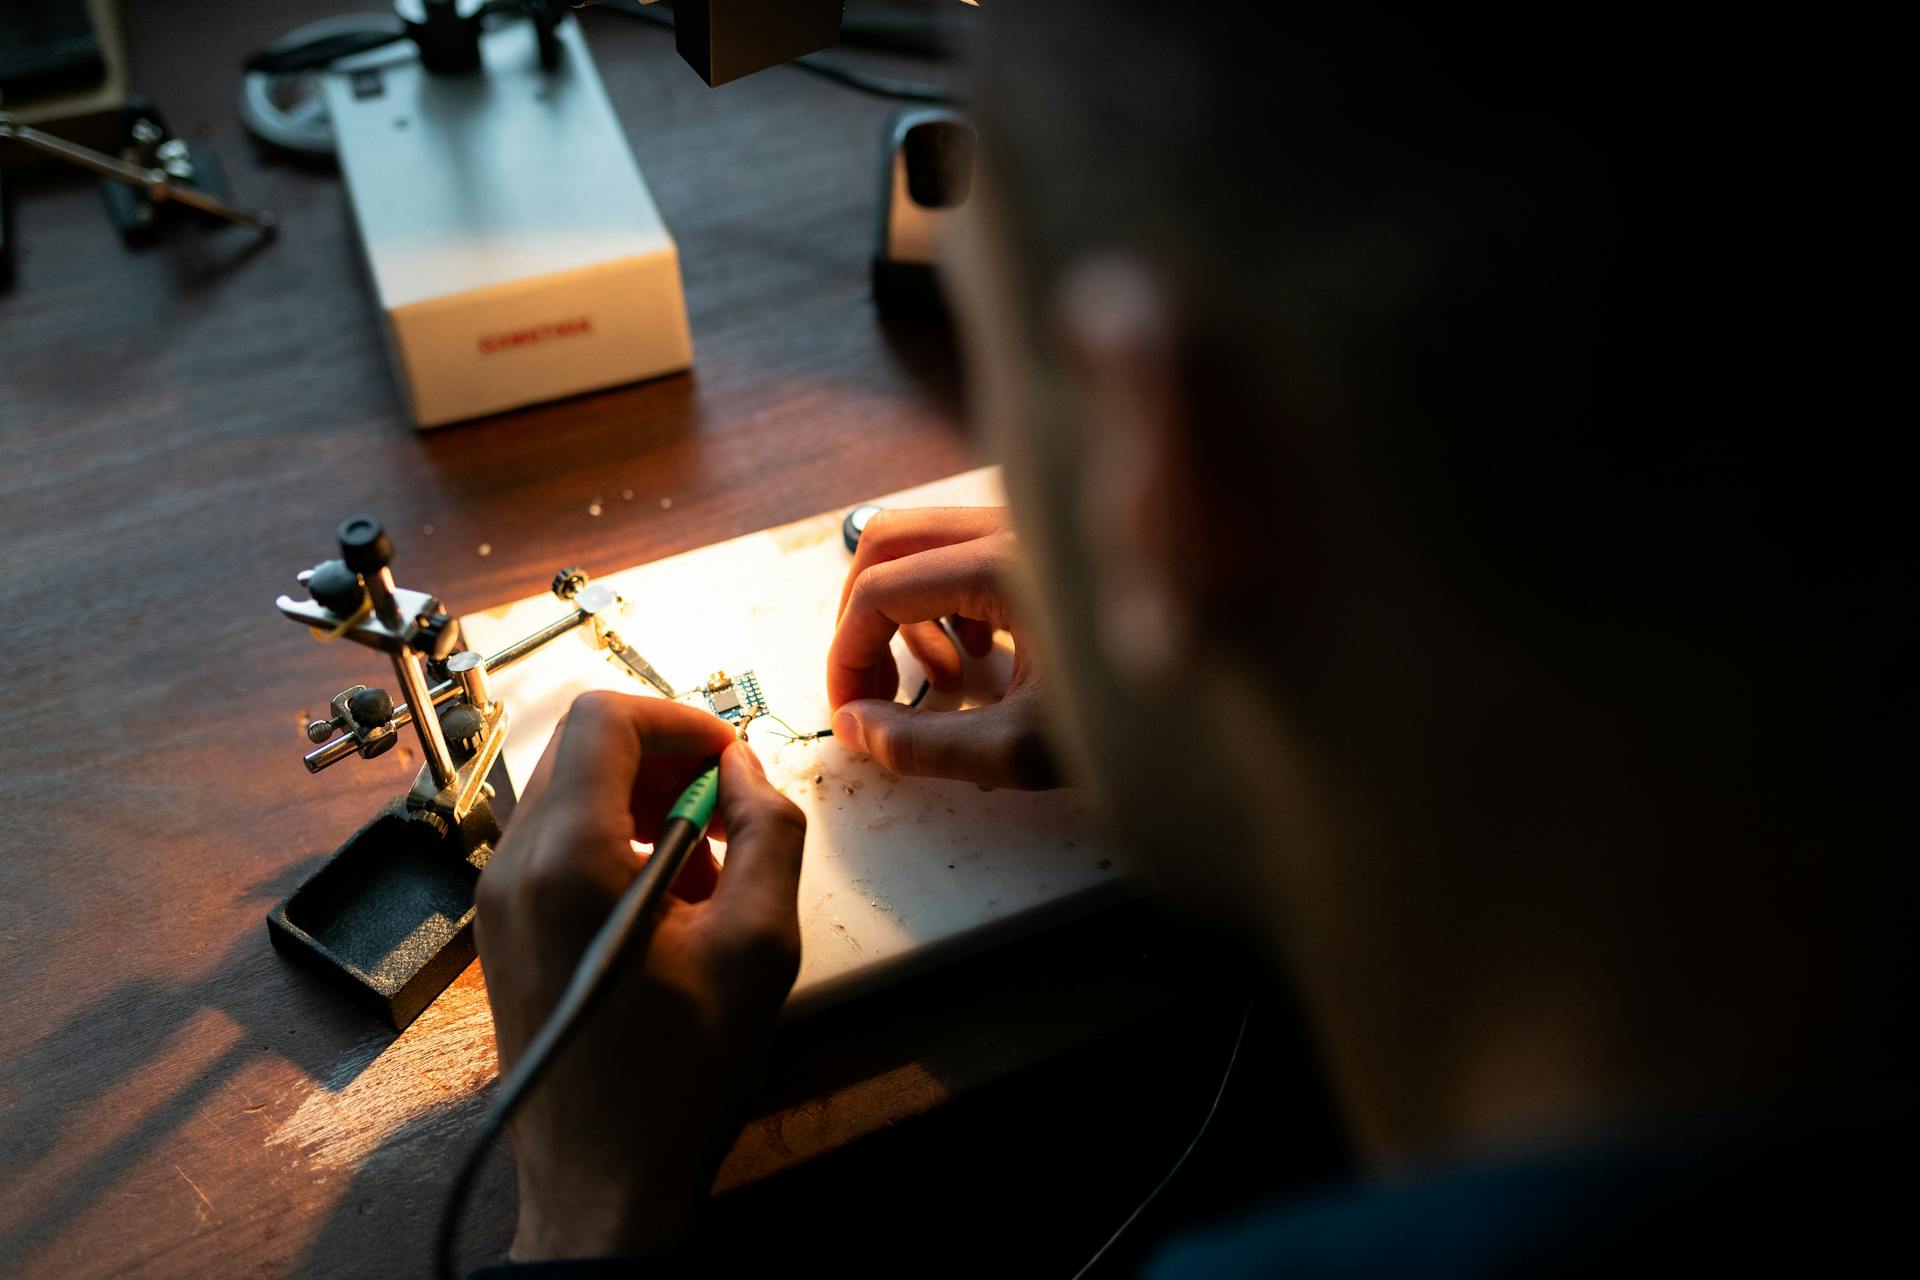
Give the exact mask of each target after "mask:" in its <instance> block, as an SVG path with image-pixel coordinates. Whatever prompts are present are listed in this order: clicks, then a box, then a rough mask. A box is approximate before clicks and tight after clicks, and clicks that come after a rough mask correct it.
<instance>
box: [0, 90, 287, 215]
mask: <svg viewBox="0 0 1920 1280" xmlns="http://www.w3.org/2000/svg"><path fill="white" fill-rule="evenodd" d="M129 114H130V117H131V122H130V125H129V129H128V133H129V139H130V140H129V142H128V145H127V147H126V149H125V150H123V152H122V153H121V154H120V155H117V156H116V155H109V154H108V153H106V152H104V151H96V150H94V149H93V148H92V147H83V146H81V145H80V144H79V143H77V142H69V141H67V140H66V139H65V138H61V137H57V136H55V135H54V134H51V133H48V132H47V131H45V130H44V129H36V128H34V127H33V126H32V125H27V124H22V123H20V122H19V121H18V120H17V119H16V118H14V117H13V116H12V115H9V114H8V113H6V112H4V111H0V142H5V141H9V140H10V141H13V142H17V143H19V144H20V145H21V146H24V147H29V148H31V149H32V150H34V151H37V152H39V153H41V154H42V155H46V156H50V157H52V158H54V159H56V160H61V161H64V162H66V163H68V164H71V165H75V166H77V167H79V168H82V169H87V170H89V171H91V172H93V173H97V174H99V175H100V176H101V177H103V178H109V179H111V180H113V181H114V182H116V183H121V184H124V185H125V186H126V187H129V188H132V189H133V190H132V191H131V192H130V193H129V196H128V200H129V201H131V202H132V203H128V202H125V201H123V202H122V203H121V204H120V205H119V206H118V207H116V205H115V203H114V202H113V201H112V200H111V199H110V200H109V205H108V209H109V212H110V213H112V214H113V216H114V220H115V223H116V225H118V226H119V227H120V228H121V231H122V234H123V235H125V234H127V233H128V230H129V228H130V227H132V228H133V229H134V230H135V238H136V239H137V238H138V234H139V232H140V231H142V230H149V229H151V227H152V226H153V224H154V223H155V221H156V220H157V218H158V217H159V211H160V209H161V208H163V207H165V206H169V205H177V206H180V207H183V208H187V209H193V210H196V211H198V212H200V213H203V214H206V215H208V216H210V217H213V218H219V219H223V220H225V221H227V222H232V223H235V224H237V225H239V226H243V227H252V228H254V229H255V230H257V231H261V232H264V233H267V234H269V235H270V234H272V233H273V230H274V228H275V227H276V226H277V225H278V219H276V218H275V217H274V215H273V214H272V213H270V212H268V211H267V210H265V209H254V208H250V207H248V206H246V205H243V204H239V203H237V202H235V201H234V200H232V199H230V198H228V196H227V195H225V194H223V193H222V191H221V190H220V189H219V188H220V187H222V186H224V178H223V177H219V176H218V175H219V169H218V163H217V161H215V160H214V159H213V158H212V156H211V153H209V152H206V151H204V149H202V150H196V149H194V148H192V147H190V146H189V145H188V144H187V143H186V142H184V141H182V140H181V139H179V138H174V137H170V136H168V134H167V132H166V130H165V127H164V126H163V125H161V124H160V123H159V121H158V119H157V117H156V114H155V113H153V112H152V111H151V110H148V111H144V112H142V111H140V110H138V109H130V113H129ZM136 204H137V205H138V206H139V208H138V210H137V211H136V209H135V205H136Z"/></svg>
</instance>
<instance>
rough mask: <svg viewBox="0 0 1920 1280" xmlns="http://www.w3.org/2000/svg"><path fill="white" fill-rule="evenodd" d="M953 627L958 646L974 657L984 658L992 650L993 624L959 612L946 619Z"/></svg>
mask: <svg viewBox="0 0 1920 1280" xmlns="http://www.w3.org/2000/svg"><path fill="white" fill-rule="evenodd" d="M947 621H948V623H949V624H950V625H951V626H952V627H953V634H954V635H955V636H956V637H957V638H958V639H959V641H960V647H961V648H963V649H965V650H966V651H967V652H968V653H970V654H972V655H973V656H974V657H976V658H984V657H986V656H987V655H988V654H990V653H992V652H993V624H992V623H991V622H982V621H981V620H980V619H978V618H963V617H961V616H960V615H959V614H957V613H956V614H954V615H953V617H951V618H949V619H947Z"/></svg>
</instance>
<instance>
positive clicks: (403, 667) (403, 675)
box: [393, 649, 454, 791]
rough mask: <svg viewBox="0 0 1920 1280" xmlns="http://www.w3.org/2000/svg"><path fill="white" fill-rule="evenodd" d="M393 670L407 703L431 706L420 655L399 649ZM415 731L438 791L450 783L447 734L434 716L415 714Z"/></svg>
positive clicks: (451, 776) (450, 765)
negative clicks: (398, 679)
mask: <svg viewBox="0 0 1920 1280" xmlns="http://www.w3.org/2000/svg"><path fill="white" fill-rule="evenodd" d="M393 670H394V672H395V674H397V675H398V676H399V677H400V687H401V688H402V689H404V690H406V693H407V702H408V703H409V704H410V705H412V706H416V707H432V706H433V693H432V691H431V690H429V689H428V688H427V674H426V672H424V671H422V670H421V669H420V655H419V654H417V653H415V652H414V651H413V650H411V649H402V650H400V652H398V653H396V654H394V655H393ZM413 728H414V732H416V733H418V734H419V735H420V750H421V751H423V752H425V753H426V757H427V767H428V768H429V769H431V770H433V781H434V785H435V786H438V787H439V788H440V789H441V790H443V791H444V790H445V789H446V788H448V787H450V786H452V785H453V778H454V771H453V753H452V752H451V751H449V750H447V735H446V734H444V733H442V732H441V731H440V717H439V716H437V715H424V716H415V717H414V718H413Z"/></svg>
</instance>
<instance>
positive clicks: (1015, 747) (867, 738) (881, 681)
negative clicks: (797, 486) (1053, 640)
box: [827, 507, 1059, 788]
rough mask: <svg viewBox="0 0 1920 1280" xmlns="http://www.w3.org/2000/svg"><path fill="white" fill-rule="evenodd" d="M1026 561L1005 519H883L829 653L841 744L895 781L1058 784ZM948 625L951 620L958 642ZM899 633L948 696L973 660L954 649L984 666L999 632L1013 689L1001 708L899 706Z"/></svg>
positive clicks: (863, 545) (934, 510) (920, 515)
mask: <svg viewBox="0 0 1920 1280" xmlns="http://www.w3.org/2000/svg"><path fill="white" fill-rule="evenodd" d="M1015 553H1016V550H1015V543H1014V535H1013V529H1012V527H1011V525H1010V523H1009V521H1008V519H1007V513H1006V512H1005V511H1004V510H1001V509H999V508H994V507H930V508H926V509H923V510H916V511H882V512H880V513H879V514H877V515H875V516H874V517H873V519H872V520H870V521H868V523H867V526H866V529H865V530H864V531H863V532H862V533H861V535H860V550H859V554H858V555H856V556H855V557H854V561H853V568H852V570H851V571H850V572H849V573H848V574H847V583H846V587H845V588H844V589H843V590H842V592H841V595H840V616H839V622H838V625H837V626H836V628H835V631H834V636H833V648H832V649H831V650H830V651H829V652H828V654H827V700H828V702H829V703H830V704H831V705H832V707H833V708H834V716H833V734H834V737H836V738H838V739H840V740H841V741H842V742H844V743H846V745H847V746H849V747H851V748H853V749H854V750H856V751H864V752H866V753H867V754H868V755H870V756H872V757H873V758H874V759H875V760H877V761H879V762H880V763H881V764H882V765H884V766H885V767H887V768H889V769H892V770H893V771H894V772H895V773H904V774H919V775H922V776H925V777H932V778H958V779H961V780H962V781H966V782H978V783H983V784H986V785H990V786H1000V787H1026V788H1038V787H1051V786H1055V785H1057V784H1058V782H1059V776H1058V774H1057V772H1056V771H1055V768H1054V763H1053V756H1052V754H1051V753H1050V752H1049V751H1048V749H1047V745H1046V739H1045V738H1044V736H1043V734H1042V724H1041V720H1042V697H1043V690H1044V687H1045V686H1044V682H1043V681H1042V679H1041V678H1040V675H1039V673H1038V672H1037V671H1035V669H1034V663H1033V650H1032V646H1031V645H1029V644H1026V643H1023V641H1022V638H1021V627H1020V621H1019V619H1018V618H1016V617H1015V615H1014V610H1013V606H1012V603H1011V600H1010V597H1009V594H1008V590H1007V585H1006V584H1007V580H1008V575H1009V572H1010V570H1011V568H1012V565H1013V559H1014V556H1015ZM942 618H947V619H950V620H951V625H952V628H953V631H952V634H951V636H950V635H949V633H948V632H947V631H946V630H945V629H944V628H942V627H941V625H940V619H942ZM895 631H898V632H899V633H900V635H901V636H902V637H903V638H904V639H905V640H906V642H907V648H908V649H909V650H911V651H912V653H913V656H914V657H915V658H917V659H919V661H920V664H921V666H923V667H925V668H926V672H927V678H928V680H930V681H931V682H932V683H933V687H934V688H936V689H941V690H950V689H953V688H956V687H958V685H959V684H960V678H961V665H962V663H963V661H964V658H963V656H962V655H961V653H960V650H959V648H956V647H955V644H954V638H956V637H957V638H958V640H959V643H960V646H962V647H964V648H965V649H966V651H967V652H968V653H971V654H973V655H974V656H976V657H983V656H985V655H986V654H987V653H988V652H990V651H991V650H992V648H993V636H994V632H996V631H1006V632H1009V633H1011V634H1012V636H1013V642H1014V651H1013V678H1012V680H1011V682H1010V683H1009V684H1008V686H1007V690H1006V693H1005V694H1004V695H1002V697H1001V698H1000V700H999V701H998V702H996V703H994V704H992V705H991V706H985V707H974V708H970V709H968V710H965V711H931V710H928V709H926V708H924V707H908V706H903V705H901V704H900V703H897V702H895V701H893V698H894V695H895V694H896V693H898V692H899V689H900V671H899V667H898V665H897V664H896V663H895V662H894V660H893V650H892V648H891V644H892V641H893V635H894V632H895Z"/></svg>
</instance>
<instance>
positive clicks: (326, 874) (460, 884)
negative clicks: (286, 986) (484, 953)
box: [267, 761, 514, 1029]
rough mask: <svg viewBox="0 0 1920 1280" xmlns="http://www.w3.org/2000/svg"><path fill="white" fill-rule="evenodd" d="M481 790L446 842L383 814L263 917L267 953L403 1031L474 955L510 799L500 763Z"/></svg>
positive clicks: (398, 807)
mask: <svg viewBox="0 0 1920 1280" xmlns="http://www.w3.org/2000/svg"><path fill="white" fill-rule="evenodd" d="M488 781H490V782H491V783H492V784H493V787H494V791H495V795H494V799H493V800H492V801H491V802H490V803H483V804H480V805H476V806H475V807H474V810H473V812H472V813H470V814H468V816H467V821H466V822H465V823H463V824H462V825H461V826H460V827H459V828H458V829H457V830H455V831H453V832H451V833H449V834H447V835H441V834H440V833H439V831H437V830H436V829H435V828H434V827H433V826H431V825H429V824H428V823H426V822H423V821H420V820H418V819H414V818H409V817H408V816H407V813H406V809H405V806H404V804H403V803H402V802H401V801H395V802H394V803H392V804H390V805H388V806H387V807H386V808H384V809H382V810H381V811H380V812H379V813H378V814H376V815H375V816H374V818H373V820H372V821H371V822H369V823H367V825H366V826H364V827H362V828H360V830H359V831H357V832H355V833H354V834H353V836H352V837H351V838H350V839H349V840H348V841H347V842H346V843H345V844H343V845H341V846H340V848H339V849H337V850H335V851H334V853H333V856H332V857H330V858H328V859H327V860H326V862H324V863H323V864H321V866H320V869H319V870H317V871H315V872H314V873H313V875H311V876H309V877H308V878H307V880H306V881H305V882H304V883H302V884H301V886H300V887H299V888H298V889H296V890H294V891H293V893H292V895H291V896H289V897H288V898H287V899H286V900H285V901H284V902H282V903H280V904H279V905H278V906H276V907H275V908H274V909H273V910H272V911H271V912H269V913H268V914H267V933H268V936H269V937H270V938H272V940H273V945H274V946H275V947H276V948H278V949H279V951H280V952H281V954H283V955H285V956H287V957H288V958H289V959H291V960H293V961H295V962H296V963H298V964H301V965H304V966H305V967H307V968H310V969H312V970H314V971H316V972H318V973H321V974H323V975H325V976H326V977H328V978H329V979H331V980H333V981H334V982H336V983H339V984H340V985H342V986H344V987H345V988H346V990H347V991H348V992H349V993H351V995H352V996H353V997H354V998H356V999H357V1000H359V1001H360V1003H362V1004H364V1005H366V1006H368V1007H369V1008H372V1009H374V1010H376V1011H377V1012H379V1013H380V1014H381V1015H382V1016H383V1017H384V1018H385V1019H386V1020H387V1021H389V1022H390V1023H392V1025H393V1026H394V1027H395V1028H396V1029H404V1028H405V1027H406V1026H407V1024H408V1023H410V1022H412V1021H413V1020H414V1019H415V1018H417V1017H419V1016H420V1013H421V1011H422V1010H424V1009H425V1008H426V1007H427V1006H428V1005H429V1004H431V1003H432V1002H433V1000H434V998H435V997H436V996H438V995H439V994H440V993H441V992H442V991H444V990H446V988H447V986H448V984H449V983H451V982H452V981H453V980H454V979H455V978H457V977H459V976H460V972H461V970H463V969H465V968H466V967H467V965H468V964H469V963H471V962H472V960H473V958H474V956H475V954H476V953H475V950H474V944H473V889H474V883H475V882H476V881H477V880H478V879H479V878H480V872H481V870H482V869H484V868H485V866H486V865H487V859H488V858H490V857H491V856H492V853H493V846H494V843H495V842H496V841H497V840H498V839H499V834H500V829H499V824H500V823H501V822H504V821H505V820H506V817H507V815H508V814H509V813H510V812H511V811H512V809H513V800H514V794H513V787H512V783H511V782H510V781H509V780H508V778H507V772H506V769H505V768H504V767H502V766H501V765H500V764H499V763H498V762H497V761H496V762H495V765H494V768H493V770H492V772H491V773H490V774H489V775H488Z"/></svg>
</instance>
